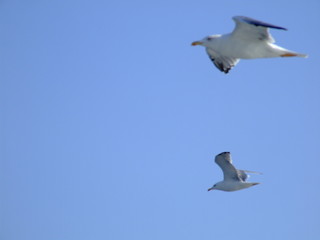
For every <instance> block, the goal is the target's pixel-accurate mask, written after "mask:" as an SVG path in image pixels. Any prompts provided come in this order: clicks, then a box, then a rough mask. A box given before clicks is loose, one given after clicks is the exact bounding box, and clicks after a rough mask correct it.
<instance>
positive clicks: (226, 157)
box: [208, 152, 261, 192]
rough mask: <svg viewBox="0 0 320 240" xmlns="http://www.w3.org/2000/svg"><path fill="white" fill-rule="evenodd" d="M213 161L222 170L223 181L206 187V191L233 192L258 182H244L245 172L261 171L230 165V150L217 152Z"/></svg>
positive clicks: (245, 178) (246, 176)
mask: <svg viewBox="0 0 320 240" xmlns="http://www.w3.org/2000/svg"><path fill="white" fill-rule="evenodd" d="M215 162H216V164H218V165H219V167H220V168H221V169H222V171H223V181H221V182H218V183H216V184H214V185H213V186H212V187H211V188H209V189H208V191H211V190H221V191H226V192H233V191H237V190H241V189H244V188H248V187H252V186H254V185H257V184H259V183H256V182H246V180H247V178H248V175H247V174H246V173H256V174H261V173H258V172H253V171H247V170H239V169H236V168H235V167H234V166H233V165H232V159H231V155H230V152H223V153H220V154H218V155H217V156H216V158H215Z"/></svg>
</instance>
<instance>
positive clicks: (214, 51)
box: [192, 16, 307, 73]
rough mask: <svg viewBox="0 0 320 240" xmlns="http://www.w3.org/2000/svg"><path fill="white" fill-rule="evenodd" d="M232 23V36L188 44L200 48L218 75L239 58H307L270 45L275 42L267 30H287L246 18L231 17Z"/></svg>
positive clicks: (226, 71) (220, 36)
mask: <svg viewBox="0 0 320 240" xmlns="http://www.w3.org/2000/svg"><path fill="white" fill-rule="evenodd" d="M233 20H234V21H235V23H236V27H235V29H234V30H233V32H232V33H229V34H224V35H211V36H207V37H205V38H203V39H202V40H201V41H195V42H193V43H192V46H196V45H201V46H204V47H205V48H206V51H207V54H208V55H209V57H210V59H211V61H212V62H213V63H214V65H215V66H216V67H217V68H218V69H219V70H220V71H221V72H224V73H228V72H229V70H230V69H231V68H232V67H234V66H235V65H236V64H237V63H238V62H239V61H240V59H253V58H274V57H307V55H306V54H301V53H296V52H292V51H290V50H288V49H285V48H282V47H280V46H277V45H275V44H273V43H274V42H275V40H274V39H273V38H272V36H271V35H270V34H269V28H275V29H281V30H287V29H285V28H283V27H279V26H275V25H272V24H269V23H265V22H261V21H258V20H255V19H252V18H249V17H243V16H235V17H233Z"/></svg>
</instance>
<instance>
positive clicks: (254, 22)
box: [235, 16, 288, 31]
mask: <svg viewBox="0 0 320 240" xmlns="http://www.w3.org/2000/svg"><path fill="white" fill-rule="evenodd" d="M235 18H238V19H241V20H242V21H244V22H246V23H249V24H252V25H254V26H257V27H259V26H260V27H267V28H275V29H279V30H285V31H287V30H288V29H286V28H284V27H280V26H276V25H273V24H270V23H266V22H263V21H260V20H256V19H253V18H250V17H245V16H236V17H235Z"/></svg>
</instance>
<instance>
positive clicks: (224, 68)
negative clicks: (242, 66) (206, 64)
mask: <svg viewBox="0 0 320 240" xmlns="http://www.w3.org/2000/svg"><path fill="white" fill-rule="evenodd" d="M206 51H207V54H208V55H209V58H210V59H211V61H212V62H213V64H214V65H215V66H216V67H217V68H218V69H219V70H220V71H221V72H224V73H228V72H229V70H230V69H231V68H233V67H234V66H235V65H236V64H237V63H238V62H239V59H238V58H230V57H225V56H222V55H220V54H218V53H216V52H215V51H213V50H212V49H211V48H206Z"/></svg>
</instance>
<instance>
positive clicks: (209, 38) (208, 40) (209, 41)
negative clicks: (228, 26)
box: [191, 35, 221, 47]
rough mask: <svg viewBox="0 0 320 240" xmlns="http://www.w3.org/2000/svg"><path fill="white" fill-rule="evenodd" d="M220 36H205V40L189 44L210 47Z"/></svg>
mask: <svg viewBox="0 0 320 240" xmlns="http://www.w3.org/2000/svg"><path fill="white" fill-rule="evenodd" d="M220 36H221V35H210V36H207V37H205V38H203V39H202V40H200V41H195V42H193V43H191V45H192V46H197V45H201V46H204V47H208V46H210V45H212V44H213V43H214V42H215V40H216V39H217V38H219V37H220Z"/></svg>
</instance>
